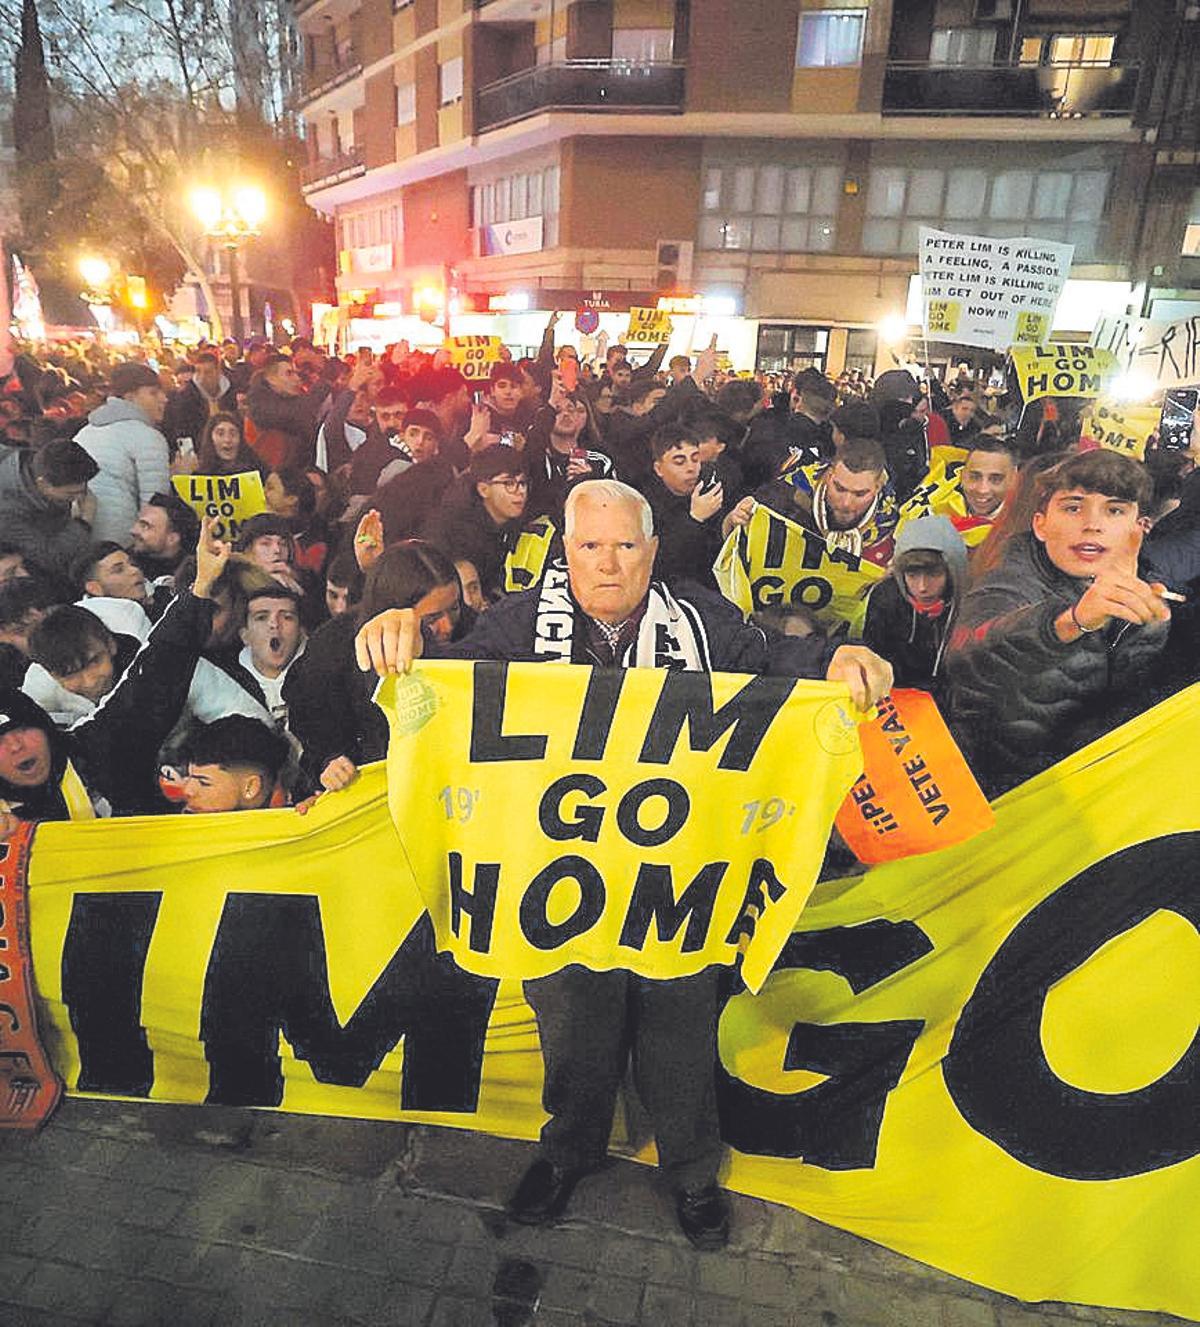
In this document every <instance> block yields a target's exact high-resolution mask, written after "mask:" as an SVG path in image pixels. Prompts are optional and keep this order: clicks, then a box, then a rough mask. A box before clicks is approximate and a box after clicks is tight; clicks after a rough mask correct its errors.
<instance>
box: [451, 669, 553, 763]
mask: <svg viewBox="0 0 1200 1327" xmlns="http://www.w3.org/2000/svg"><path fill="white" fill-rule="evenodd" d="M473 673H474V677H473V686H472V689H471V756H470V758H471V760H472V762H473V763H476V764H481V765H483V764H489V763H491V762H493V761H498V760H541V759H543V757H544V756H545V754H546V738H545V736H544V735H542V734H540V733H538V734H532V733H530V734H522V735H520V736H509V737H506V736H505V735H504V734H503V733H502V732H501V729H502V728H503V727H504V700H505V696H506V694H507V690H508V664H506V663H494V662H490V661H489V662H482V661H481V662H478V663H476V664H475V666H474V669H473Z"/></svg>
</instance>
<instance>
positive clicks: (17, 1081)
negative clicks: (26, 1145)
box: [0, 824, 62, 1129]
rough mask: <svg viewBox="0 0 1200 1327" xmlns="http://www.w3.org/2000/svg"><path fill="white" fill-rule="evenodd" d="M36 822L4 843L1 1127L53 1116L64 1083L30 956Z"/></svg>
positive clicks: (0, 857)
mask: <svg viewBox="0 0 1200 1327" xmlns="http://www.w3.org/2000/svg"><path fill="white" fill-rule="evenodd" d="M33 831H34V826H33V825H32V824H26V825H22V826H21V827H20V828H19V829H18V830H17V832H16V833H15V834H14V835H13V836H12V837H11V838H10V839H7V840H6V841H5V842H3V843H0V1129H37V1128H39V1127H40V1126H41V1125H43V1124H45V1122H46V1121H47V1120H48V1119H49V1118H50V1115H51V1113H52V1112H53V1110H54V1108H55V1106H57V1105H58V1099H59V1097H60V1096H61V1095H62V1082H61V1081H60V1079H59V1077H58V1075H57V1074H56V1073H55V1072H54V1069H53V1068H52V1067H51V1064H50V1060H49V1058H48V1057H47V1055H46V1052H45V1051H44V1050H43V1049H42V1043H41V1041H40V1039H39V1037H38V1030H37V1018H36V1016H35V1014H34V1006H33V965H32V963H31V961H30V957H29V909H28V907H27V905H26V896H25V872H26V867H27V866H28V863H29V850H30V847H31V845H32V844H33Z"/></svg>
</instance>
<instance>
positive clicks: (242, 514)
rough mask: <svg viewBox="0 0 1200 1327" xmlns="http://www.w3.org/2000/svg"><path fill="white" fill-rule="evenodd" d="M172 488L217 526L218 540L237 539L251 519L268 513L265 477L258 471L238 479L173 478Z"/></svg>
mask: <svg viewBox="0 0 1200 1327" xmlns="http://www.w3.org/2000/svg"><path fill="white" fill-rule="evenodd" d="M171 484H172V486H173V487H174V489H175V492H176V493H177V494H178V495H179V497H180V498H182V499H183V501H184V502H186V503H187V505H188V506H189V507H191V509H192V510H193V511H194V512H195V513H196V515H197V516H199V517H200V518H201V519H203V518H204V517H205V516H207V517H209V519H210V520H213V521H215V522H216V525H215V527H214V532H215V534H216V536H217V538H218V539H227V540H234V539H236V538H237V537H238V532H239V531H240V530H241V528H242V526H243V525H244V524H245V523H246V522H247V521H248V520H249V519H250V517H251V516H257V515H259V514H260V513H261V512H264V511H266V509H267V499H266V497H265V496H264V495H263V482H262V475H260V474H259V473H258V471H257V470H247V471H246V472H245V473H243V474H237V475H174V476H172V478H171Z"/></svg>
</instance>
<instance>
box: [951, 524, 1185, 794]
mask: <svg viewBox="0 0 1200 1327" xmlns="http://www.w3.org/2000/svg"><path fill="white" fill-rule="evenodd" d="M1086 589H1087V582H1086V581H1081V580H1076V579H1075V578H1074V577H1071V576H1068V575H1066V574H1065V573H1064V572H1061V571H1059V569H1058V568H1057V567H1056V566H1054V564H1053V563H1052V562H1051V561H1050V560H1049V558H1048V557H1047V556H1046V554H1045V552H1044V550H1043V548H1042V545H1041V544H1040V543H1039V542H1038V541H1037V540H1036V539H1035V538H1034V536H1033V535H1032V534H1025V535H1018V536H1016V537H1015V538H1014V539H1013V541H1012V543H1011V544H1010V545H1009V547H1008V549H1007V550H1006V551H1005V554H1004V558H1003V561H1002V562H1001V564H1000V565H999V566H998V567H997V568H996V570H995V571H993V572H991V573H990V574H989V575H987V576H985V577H984V579H983V580H982V581H981V582H980V583H979V585H977V586H976V587H975V588H974V589H973V590H971V591H970V592H969V593H968V594H967V596H966V598H965V599H964V600H963V604H962V608H961V610H960V614H959V617H958V622H957V624H956V626H955V629H954V634H953V637H952V639H951V642H950V650H949V652H948V654H947V656H946V665H947V669H948V671H949V676H950V711H951V728H952V730H953V732H954V735H955V738H956V739H957V741H958V744H959V746H960V747H962V749H963V751H964V753H965V754H966V756H967V759H968V761H969V762H970V764H971V767H972V769H973V770H974V772H975V776H976V778H978V779H979V781H980V783H981V784H982V786H983V787H984V789H985V790H986V791H987V792H988V793H989V795H992V796H994V795H996V794H998V793H1000V792H1003V791H1004V790H1006V789H1008V788H1011V787H1013V786H1015V785H1016V784H1018V783H1020V782H1022V780H1024V779H1027V778H1030V777H1031V776H1032V775H1034V774H1037V773H1038V772H1039V771H1040V770H1043V769H1046V768H1047V767H1048V766H1050V765H1053V764H1054V762H1055V761H1057V760H1060V759H1061V758H1062V757H1063V756H1065V755H1068V754H1069V753H1070V752H1072V751H1077V750H1078V749H1079V748H1080V747H1082V746H1086V745H1087V743H1088V742H1091V741H1093V740H1094V739H1095V738H1097V737H1099V736H1100V735H1101V734H1102V733H1106V732H1108V731H1109V730H1110V729H1112V728H1115V727H1117V725H1118V724H1120V723H1123V722H1124V721H1125V720H1126V719H1128V718H1129V717H1130V716H1131V715H1133V714H1135V713H1137V712H1138V711H1139V710H1141V709H1144V708H1146V707H1147V706H1148V705H1150V704H1152V703H1153V702H1154V700H1155V698H1156V696H1155V684H1156V681H1157V674H1158V671H1159V668H1160V666H1161V663H1162V659H1163V650H1164V648H1165V646H1166V642H1167V632H1166V629H1165V627H1135V626H1132V625H1130V624H1129V623H1126V622H1119V621H1115V620H1114V621H1112V622H1110V623H1109V625H1108V626H1107V627H1105V628H1104V630H1102V631H1097V632H1095V633H1091V634H1088V635H1086V636H1081V637H1080V638H1079V639H1078V640H1076V641H1072V642H1071V644H1069V645H1064V644H1063V643H1062V642H1061V641H1060V640H1059V639H1058V636H1057V635H1056V634H1055V631H1054V619H1055V618H1056V617H1058V616H1059V614H1060V613H1062V612H1064V611H1065V610H1066V609H1068V608H1069V607H1070V606H1071V605H1072V604H1073V603H1075V602H1076V601H1077V600H1078V599H1079V597H1080V595H1081V594H1083V592H1084V591H1085V590H1086Z"/></svg>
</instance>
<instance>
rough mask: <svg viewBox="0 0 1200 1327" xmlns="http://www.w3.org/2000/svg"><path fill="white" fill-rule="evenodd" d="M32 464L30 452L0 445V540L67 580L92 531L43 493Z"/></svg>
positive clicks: (84, 551)
mask: <svg viewBox="0 0 1200 1327" xmlns="http://www.w3.org/2000/svg"><path fill="white" fill-rule="evenodd" d="M32 464H33V454H32V453H31V452H27V451H23V450H21V449H19V448H16V447H0V539H3V540H4V542H5V543H9V544H14V545H16V547H17V548H19V549H20V550H21V552H22V553H24V554H25V556H26V557H27V558H29V559H30V561H32V562H36V563H37V564H38V566H39V567H42V568H44V569H45V570H46V571H48V572H50V573H51V574H52V575H54V576H58V577H62V578H63V579H64V580H70V578H71V570H72V567H73V565H74V563H75V561H76V559H77V558H79V557H81V556H82V555H83V554H84V553H86V552H87V550H88V549H89V548H90V547H91V546H92V533H91V531H90V530H89V529H88V527H87V526H86V525H84V523H83V522H82V521H77V520H76V519H75V518H74V517H73V516H72V515H71V509H70V507H63V506H61V505H60V504H58V503H53V502H50V501H49V499H47V498H45V497H44V496H43V495H42V493H41V492H40V491H39V490H38V487H37V484H36V482H35V481H34V478H33V473H32Z"/></svg>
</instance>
